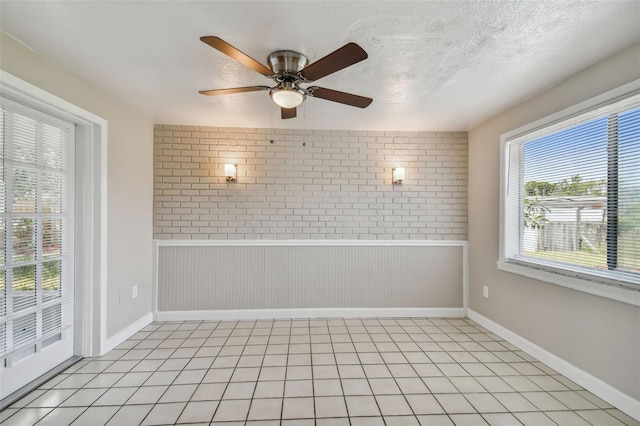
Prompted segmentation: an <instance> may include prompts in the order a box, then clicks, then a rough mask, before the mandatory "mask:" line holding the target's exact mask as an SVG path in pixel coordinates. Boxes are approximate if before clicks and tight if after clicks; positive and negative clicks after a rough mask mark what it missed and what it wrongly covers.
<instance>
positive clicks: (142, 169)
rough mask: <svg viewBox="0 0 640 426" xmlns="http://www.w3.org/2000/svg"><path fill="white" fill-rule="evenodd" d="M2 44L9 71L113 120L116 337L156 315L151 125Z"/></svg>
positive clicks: (112, 304) (110, 290) (3, 64)
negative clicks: (153, 310) (152, 313)
mask: <svg viewBox="0 0 640 426" xmlns="http://www.w3.org/2000/svg"><path fill="white" fill-rule="evenodd" d="M0 46H1V54H0V68H2V69H3V70H4V71H6V72H8V73H10V74H13V75H14V76H16V77H18V78H20V79H22V80H25V81H27V82H28V83H31V84H33V85H35V86H37V87H39V88H41V89H43V90H46V91H47V92H49V93H52V94H54V95H56V96H58V97H60V98H62V99H64V100H66V101H68V102H70V103H72V104H75V105H77V106H79V107H81V108H83V109H85V110H87V111H89V112H91V113H93V114H96V115H98V116H100V117H102V118H104V119H106V120H108V180H107V187H108V195H107V196H108V213H107V214H108V222H107V227H108V251H107V265H108V270H107V275H108V281H107V299H108V300H107V337H109V336H112V335H113V334H115V333H117V332H118V331H120V330H122V329H123V328H125V327H126V326H128V325H130V324H131V323H133V322H134V321H135V320H137V319H139V318H141V317H142V316H144V315H145V314H147V313H149V312H150V311H151V272H152V267H151V254H152V253H151V240H152V208H153V207H152V206H153V201H152V197H153V195H152V194H153V177H152V176H153V163H152V158H153V124H152V121H151V120H149V119H147V118H144V117H141V116H140V115H139V114H138V113H137V112H135V111H133V110H131V109H130V108H128V107H127V106H126V105H122V104H120V103H118V102H116V101H115V100H113V99H112V98H111V97H110V96H108V95H107V94H105V93H103V92H101V91H99V90H98V89H96V88H95V87H94V86H92V85H91V84H89V83H88V82H86V81H84V80H81V79H79V78H78V77H76V76H75V75H74V74H73V73H72V72H71V71H69V70H67V69H65V68H63V67H61V66H59V65H57V64H54V63H52V62H50V61H49V60H47V59H46V58H45V57H43V56H42V55H40V54H38V53H36V52H34V51H33V50H31V49H29V48H28V47H26V46H24V45H22V44H21V43H19V42H18V41H16V40H15V39H13V38H11V37H9V36H7V35H6V34H4V33H0ZM133 285H137V286H138V297H137V298H136V299H133V298H132V286H133Z"/></svg>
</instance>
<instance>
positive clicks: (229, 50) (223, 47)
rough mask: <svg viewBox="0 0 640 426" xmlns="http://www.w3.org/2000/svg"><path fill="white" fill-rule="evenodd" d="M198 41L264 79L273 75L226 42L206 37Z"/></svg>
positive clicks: (217, 38)
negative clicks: (255, 72) (262, 76)
mask: <svg viewBox="0 0 640 426" xmlns="http://www.w3.org/2000/svg"><path fill="white" fill-rule="evenodd" d="M200 40H202V41H203V42H204V43H206V44H208V45H209V46H211V47H213V48H214V49H216V50H219V51H220V52H222V53H224V54H225V55H227V56H229V57H231V58H233V59H235V60H236V61H238V62H240V63H241V64H242V65H244V66H247V67H249V68H251V69H252V70H254V71H257V72H259V73H260V74H262V75H264V76H265V77H271V76H272V75H273V74H274V73H273V71H271V70H270V69H269V68H267V67H266V66H264V65H262V64H261V63H260V62H258V61H256V60H255V59H253V58H252V57H251V56H249V55H247V54H246V53H242V52H241V51H239V50H238V49H236V48H235V47H233V46H232V45H230V44H229V43H227V42H226V41H224V40H222V39H221V38H219V37H214V36H206V37H200Z"/></svg>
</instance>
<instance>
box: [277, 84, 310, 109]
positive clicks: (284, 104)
mask: <svg viewBox="0 0 640 426" xmlns="http://www.w3.org/2000/svg"><path fill="white" fill-rule="evenodd" d="M269 95H270V96H271V99H273V102H275V103H276V104H277V105H278V106H279V107H281V108H295V107H297V106H298V105H300V104H301V103H302V101H304V98H305V95H304V93H303V92H302V91H301V90H298V89H283V88H275V89H273V90H271V92H270V93H269Z"/></svg>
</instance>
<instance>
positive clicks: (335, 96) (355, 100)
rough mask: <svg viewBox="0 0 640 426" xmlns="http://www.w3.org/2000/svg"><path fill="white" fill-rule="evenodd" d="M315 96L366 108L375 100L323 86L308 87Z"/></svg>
mask: <svg viewBox="0 0 640 426" xmlns="http://www.w3.org/2000/svg"><path fill="white" fill-rule="evenodd" d="M307 90H308V91H309V92H310V95H311V96H313V97H314V98H320V99H325V100H327V101H332V102H338V103H341V104H345V105H351V106H354V107H358V108H366V107H368V106H369V104H371V102H373V99H371V98H366V97H364V96H358V95H353V94H351V93H345V92H339V91H337V90H331V89H325V88H323V87H317V86H313V87H309V88H308V89H307Z"/></svg>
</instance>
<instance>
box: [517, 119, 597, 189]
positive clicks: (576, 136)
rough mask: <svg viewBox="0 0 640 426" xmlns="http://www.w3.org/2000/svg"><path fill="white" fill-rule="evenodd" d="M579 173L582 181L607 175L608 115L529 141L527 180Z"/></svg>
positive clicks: (555, 178)
mask: <svg viewBox="0 0 640 426" xmlns="http://www.w3.org/2000/svg"><path fill="white" fill-rule="evenodd" d="M575 175H579V176H580V178H581V179H582V181H583V182H584V181H593V180H603V179H606V177H607V117H601V118H597V119H595V120H591V121H588V122H586V123H583V124H580V125H578V126H574V127H571V128H568V129H565V130H562V131H560V132H556V133H553V134H550V135H547V136H544V137H541V138H539V139H536V140H533V141H531V142H527V143H526V144H525V146H524V181H525V182H530V181H538V182H549V183H560V182H561V181H562V180H563V179H567V180H570V179H571V177H572V176H575Z"/></svg>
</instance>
